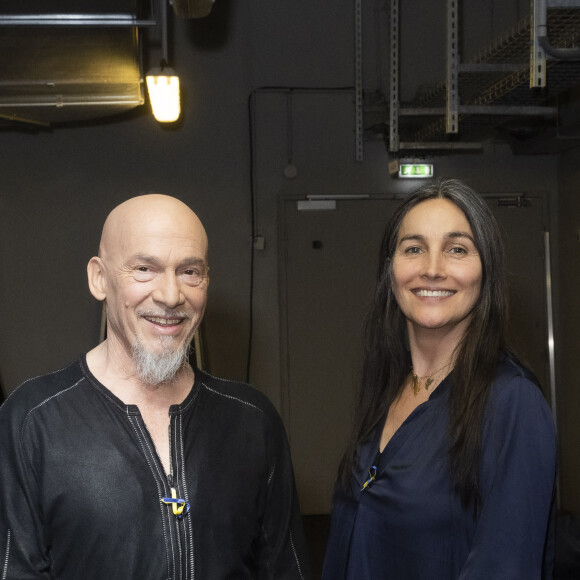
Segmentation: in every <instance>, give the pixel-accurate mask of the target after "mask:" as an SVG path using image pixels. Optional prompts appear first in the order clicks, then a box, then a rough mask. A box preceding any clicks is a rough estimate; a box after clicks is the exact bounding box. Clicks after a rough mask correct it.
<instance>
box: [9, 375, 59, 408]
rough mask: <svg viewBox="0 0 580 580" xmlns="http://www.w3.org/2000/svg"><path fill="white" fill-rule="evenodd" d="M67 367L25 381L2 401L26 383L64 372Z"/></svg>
mask: <svg viewBox="0 0 580 580" xmlns="http://www.w3.org/2000/svg"><path fill="white" fill-rule="evenodd" d="M66 368H68V367H63V368H62V369H58V370H57V371H52V372H51V373H46V374H43V375H37V376H35V377H32V378H30V379H26V380H25V381H24V382H23V383H21V384H20V385H18V386H17V387H16V388H15V389H14V390H13V391H12V392H11V393H10V394H9V395H8V396H7V397H6V399H5V400H4V402H6V401H7V400H8V399H9V398H10V397H11V396H12V395H13V394H14V393H15V392H16V391H19V390H20V389H21V388H22V387H23V386H24V385H25V384H26V383H29V382H30V381H34V380H36V379H39V378H40V377H49V376H50V375H55V374H56V373H60V371H64V369H66Z"/></svg>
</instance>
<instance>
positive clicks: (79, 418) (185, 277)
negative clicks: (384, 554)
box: [0, 195, 309, 580]
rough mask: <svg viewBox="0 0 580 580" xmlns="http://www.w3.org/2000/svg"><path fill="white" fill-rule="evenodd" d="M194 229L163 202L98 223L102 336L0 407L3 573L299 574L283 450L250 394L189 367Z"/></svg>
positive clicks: (196, 294) (170, 201) (92, 280)
mask: <svg viewBox="0 0 580 580" xmlns="http://www.w3.org/2000/svg"><path fill="white" fill-rule="evenodd" d="M207 252H208V242H207V236H206V233H205V230H204V228H203V226H202V224H201V222H200V221H199V219H198V218H197V216H196V215H195V214H194V213H193V212H192V211H191V209H190V208H189V207H187V206H186V205H185V204H183V203H182V202H181V201H179V200H177V199H175V198H172V197H169V196H164V195H145V196H139V197H135V198H132V199H130V200H128V201H126V202H124V203H122V204H121V205H119V206H118V207H116V208H115V209H114V210H113V211H112V212H111V213H110V214H109V216H108V218H107V220H106V222H105V225H104V228H103V233H102V237H101V243H100V246H99V253H98V256H95V257H93V258H91V260H90V261H89V264H88V267H87V272H88V283H89V289H90V291H91V293H92V294H93V296H94V297H95V298H96V299H97V300H101V301H105V303H106V306H107V309H106V310H107V339H106V340H105V341H104V342H102V343H101V344H99V345H98V346H97V347H95V348H94V349H93V350H91V351H90V352H88V353H87V354H86V355H85V356H82V357H81V358H80V359H79V360H77V361H75V362H74V363H72V364H71V365H70V366H68V367H67V368H65V369H63V370H60V371H56V372H55V373H52V374H50V375H47V376H43V377H39V378H35V379H31V380H30V381H27V382H26V383H24V384H23V385H21V386H20V387H19V388H18V389H16V391H14V392H13V394H12V395H11V396H10V397H9V398H8V400H7V401H6V403H5V404H4V405H3V406H2V407H1V408H0V448H1V449H2V451H1V455H0V578H2V580H4V579H7V580H9V579H17V578H18V579H20V578H26V579H32V578H46V579H48V578H50V579H59V580H60V579H63V580H65V579H66V580H80V579H82V580H89V579H95V580H105V579H106V580H111V579H113V580H114V579H118V580H132V579H135V580H147V579H151V580H161V579H167V580H182V579H183V580H185V579H192V580H193V579H199V580H221V579H226V578H232V579H234V578H235V579H245V578H257V579H272V580H283V579H287V578H288V579H305V578H308V577H309V572H308V563H307V558H306V550H305V543H304V538H303V533H302V528H301V519H300V513H299V508H298V502H297V499H296V491H295V486H294V479H293V473H292V464H291V460H290V453H289V450H288V444H287V441H286V435H285V433H284V429H283V426H282V424H281V421H280V418H279V416H278V414H277V413H276V411H275V410H274V408H273V406H272V405H271V404H270V403H269V402H268V400H267V399H266V398H265V397H264V396H263V395H262V394H261V393H260V392H259V391H257V390H255V389H253V388H252V387H250V386H248V385H245V384H242V383H237V382H232V381H225V380H221V379H217V378H215V377H212V376H210V375H208V374H207V373H204V372H202V371H201V370H199V369H193V368H192V367H191V366H190V365H189V363H188V359H189V356H188V355H189V345H190V343H191V340H192V338H193V335H194V333H195V331H196V329H197V327H198V326H199V324H200V322H201V320H202V317H203V313H204V310H205V305H206V299H207V290H208V285H209V267H208V261H207Z"/></svg>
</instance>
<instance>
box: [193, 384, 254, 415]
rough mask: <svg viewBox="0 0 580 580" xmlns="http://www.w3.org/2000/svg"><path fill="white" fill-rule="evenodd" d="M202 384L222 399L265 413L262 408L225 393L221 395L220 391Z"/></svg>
mask: <svg viewBox="0 0 580 580" xmlns="http://www.w3.org/2000/svg"><path fill="white" fill-rule="evenodd" d="M201 384H202V385H203V386H204V387H205V388H206V389H207V390H208V391H211V392H212V393H214V394H215V395H220V396H222V397H225V398H226V399H231V400H232V401H238V403H243V404H244V405H248V407H252V408H253V409H256V411H260V413H263V411H262V409H260V407H256V405H252V403H248V401H244V399H238V397H234V396H232V395H226V394H225V393H220V392H219V391H216V390H215V389H212V388H211V387H208V386H207V385H206V384H205V383H201Z"/></svg>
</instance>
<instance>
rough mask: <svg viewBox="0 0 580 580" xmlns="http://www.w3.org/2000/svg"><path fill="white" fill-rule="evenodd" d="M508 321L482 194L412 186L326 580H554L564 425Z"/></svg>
mask: <svg viewBox="0 0 580 580" xmlns="http://www.w3.org/2000/svg"><path fill="white" fill-rule="evenodd" d="M530 315H532V316H533V315H535V314H534V313H530ZM506 323H507V282H506V274H505V271H504V251H503V244H502V239H501V233H500V230H499V227H498V225H497V222H496V221H495V218H494V217H493V214H492V213H491V211H490V210H489V208H488V207H487V205H486V203H485V202H484V201H483V200H482V199H481V198H480V197H479V196H478V195H477V193H476V192H474V191H473V190H472V189H471V188H469V187H468V186H467V185H465V184H464V183H462V182H460V181H458V180H451V179H444V180H440V181H438V182H436V183H434V184H431V185H428V186H426V187H423V188H421V189H419V190H418V191H417V192H416V193H414V194H412V195H411V196H410V197H409V198H408V199H407V200H406V201H405V202H404V203H403V204H402V205H401V206H400V207H399V209H398V210H397V211H396V213H395V214H394V216H393V217H392V219H391V220H390V222H389V224H388V226H387V228H386V231H385V235H384V238H383V242H382V246H381V251H380V261H379V272H378V280H377V286H376V292H375V297H374V302H373V306H372V309H371V311H370V313H369V316H368V319H367V325H366V349H365V362H364V367H363V377H362V385H361V389H360V394H359V398H358V402H357V407H356V411H355V417H354V425H353V429H352V434H351V438H350V443H349V445H348V448H347V450H346V452H345V454H344V458H343V460H342V463H341V465H340V468H339V478H338V482H337V485H336V489H335V495H334V501H333V514H332V525H331V533H330V538H329V542H328V548H327V553H326V559H325V565H324V573H323V578H324V579H325V580H340V579H343V578H344V579H349V580H351V579H352V580H365V579H367V578H368V579H370V578H373V579H376V578H383V579H393V580H439V579H445V580H455V579H461V580H468V579H469V580H475V579H477V580H500V579H501V580H503V579H505V580H507V579H516V578H517V579H521V580H535V579H538V580H540V579H542V580H543V579H547V578H551V565H552V562H553V533H552V528H553V526H552V522H553V516H554V489H555V472H556V437H555V430H554V425H553V421H552V418H551V414H550V409H549V407H548V405H547V403H546V402H545V399H544V397H543V395H542V392H541V390H540V389H539V387H538V386H537V383H536V381H535V378H534V377H533V375H532V374H531V373H530V372H529V371H528V370H527V369H526V368H524V367H523V366H522V365H521V364H520V363H519V362H518V360H517V358H516V357H515V355H514V354H513V353H512V352H511V351H510V349H509V348H508V346H507V344H506V340H505V331H506Z"/></svg>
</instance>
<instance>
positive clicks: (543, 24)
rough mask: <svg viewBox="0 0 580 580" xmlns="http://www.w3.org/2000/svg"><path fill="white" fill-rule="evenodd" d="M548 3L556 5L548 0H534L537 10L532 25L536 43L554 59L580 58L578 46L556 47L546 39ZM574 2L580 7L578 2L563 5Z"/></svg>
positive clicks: (572, 59)
mask: <svg viewBox="0 0 580 580" xmlns="http://www.w3.org/2000/svg"><path fill="white" fill-rule="evenodd" d="M548 4H550V6H554V7H555V6H558V4H557V3H556V2H549V0H536V6H537V12H536V14H535V15H534V26H535V28H536V33H537V39H538V44H539V45H540V47H541V48H542V50H543V51H544V52H545V53H546V54H547V55H548V56H550V57H552V58H553V59H555V60H570V61H574V60H580V48H556V47H554V46H552V45H551V44H550V41H549V40H548ZM572 4H575V6H576V7H577V8H579V7H580V5H579V3H578V2H575V3H565V5H572Z"/></svg>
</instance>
